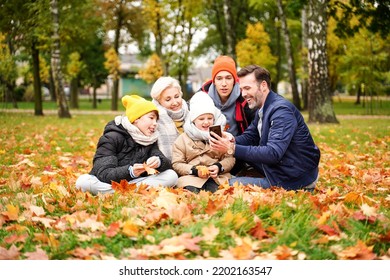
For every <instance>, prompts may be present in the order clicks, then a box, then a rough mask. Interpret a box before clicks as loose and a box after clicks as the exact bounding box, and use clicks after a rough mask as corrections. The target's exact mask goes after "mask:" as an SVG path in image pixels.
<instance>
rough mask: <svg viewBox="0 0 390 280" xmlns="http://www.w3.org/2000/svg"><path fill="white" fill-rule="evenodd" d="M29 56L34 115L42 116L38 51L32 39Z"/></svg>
mask: <svg viewBox="0 0 390 280" xmlns="http://www.w3.org/2000/svg"><path fill="white" fill-rule="evenodd" d="M31 55H32V64H33V77H34V83H33V84H34V115H35V116H43V108H42V84H41V77H40V75H39V50H38V49H37V48H36V45H35V39H33V42H32V45H31Z"/></svg>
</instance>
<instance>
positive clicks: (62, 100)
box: [50, 0, 71, 118]
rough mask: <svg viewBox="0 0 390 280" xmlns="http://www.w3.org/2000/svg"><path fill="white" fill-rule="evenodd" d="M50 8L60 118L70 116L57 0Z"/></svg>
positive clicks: (52, 2)
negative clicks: (63, 68)
mask: <svg viewBox="0 0 390 280" xmlns="http://www.w3.org/2000/svg"><path fill="white" fill-rule="evenodd" d="M50 10H51V13H52V16H53V36H52V38H53V40H52V41H53V46H52V54H51V68H52V71H53V79H54V90H55V93H56V97H57V106H58V116H59V117H60V118H70V117H71V114H70V112H69V107H68V102H67V100H66V96H65V92H64V86H63V73H62V69H61V48H60V37H59V32H58V30H59V25H60V24H59V15H58V3H57V0H51V5H50Z"/></svg>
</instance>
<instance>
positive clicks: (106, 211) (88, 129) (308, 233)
mask: <svg viewBox="0 0 390 280" xmlns="http://www.w3.org/2000/svg"><path fill="white" fill-rule="evenodd" d="M112 118H113V115H112V114H111V113H109V112H107V114H102V115H82V114H74V115H73V116H72V118H70V119H59V118H58V117H57V116H56V115H45V116H44V117H35V116H33V114H31V113H4V112H0V130H1V131H2V134H0V213H2V215H3V213H6V211H7V208H6V206H7V205H15V206H18V207H19V209H20V211H19V217H20V218H19V219H18V220H10V221H8V220H2V221H1V220H0V221H1V222H2V223H3V224H2V227H0V247H2V248H7V249H8V248H10V246H11V245H12V243H7V242H6V241H5V240H8V239H9V238H11V237H12V236H14V235H21V234H23V233H26V234H27V235H28V237H27V238H26V239H25V240H24V242H18V243H16V246H17V247H18V248H20V252H21V257H20V258H21V259H23V258H26V256H25V255H24V254H26V253H27V252H33V251H34V250H36V248H39V247H40V248H42V249H43V250H44V251H45V252H46V253H47V254H48V256H49V258H51V259H70V258H77V256H75V255H74V254H75V252H76V251H75V250H79V249H80V248H82V249H90V250H92V249H93V250H96V251H97V252H98V253H101V254H103V255H105V256H113V257H115V258H122V259H125V258H128V257H129V256H130V254H131V253H130V250H141V249H143V248H145V247H146V246H158V245H159V244H160V243H161V242H163V241H164V240H167V239H169V238H172V237H176V236H180V235H181V234H183V233H191V236H192V237H193V238H195V237H202V236H203V235H204V228H206V227H209V226H215V228H217V229H218V230H219V233H218V235H217V236H216V237H215V239H214V240H213V241H212V242H207V241H204V240H202V241H200V242H199V243H198V244H197V245H199V247H200V251H197V252H195V251H186V252H184V253H182V254H179V255H177V256H166V255H161V256H158V257H156V256H153V257H151V259H154V258H171V257H173V258H174V257H180V258H189V259H191V258H207V256H210V257H214V258H218V257H221V255H223V254H227V252H229V253H230V254H232V252H236V253H239V252H240V250H242V251H243V252H245V250H246V249H248V248H252V249H251V250H253V252H254V254H256V255H258V256H261V257H264V258H267V256H270V255H272V256H273V257H275V255H277V254H279V253H277V252H289V251H288V250H291V251H290V252H295V251H296V252H299V253H300V254H301V255H304V256H305V259H338V256H337V254H336V253H335V252H337V250H338V251H342V250H346V249H347V248H349V247H351V246H352V247H353V246H355V245H356V244H357V242H358V241H362V242H364V243H365V244H366V245H367V246H373V249H372V250H373V252H374V253H375V254H376V255H377V256H379V257H386V256H387V255H386V254H388V253H387V252H388V250H389V248H390V245H389V243H388V242H387V243H386V240H387V238H388V237H387V236H388V230H389V219H390V205H389V200H388V197H389V190H388V172H389V171H388V170H389V168H390V161H389V155H390V154H389V149H388V147H389V145H390V138H389V131H390V118H389V117H381V116H376V117H371V116H348V115H340V116H339V117H338V119H339V121H340V123H339V124H322V125H320V124H309V127H310V130H311V132H312V135H313V137H314V139H315V141H316V143H317V144H318V146H319V147H320V149H321V153H322V154H321V155H322V157H321V163H320V179H319V183H318V191H317V192H314V193H313V194H309V193H303V192H298V193H294V192H283V191H281V190H275V191H270V190H267V191H254V190H250V191H249V190H247V189H245V188H244V187H238V188H233V189H229V190H226V193H223V192H222V193H220V194H214V195H211V196H206V195H193V196H192V195H187V196H185V195H183V194H180V193H179V194H176V195H177V199H178V201H179V202H180V203H184V204H186V205H188V207H189V209H190V210H189V211H190V214H191V217H192V219H190V221H188V222H184V221H181V220H174V219H172V218H170V217H168V216H167V215H165V216H162V218H161V220H158V219H157V220H155V221H153V222H150V221H147V222H145V224H144V225H143V224H142V223H139V226H138V228H139V234H138V236H137V237H129V236H127V235H126V234H124V232H122V231H119V232H118V234H117V235H115V236H113V237H108V236H107V235H106V233H105V231H91V230H90V229H88V228H87V229H86V228H81V227H76V226H74V223H73V224H72V221H74V219H75V218H74V217H70V216H71V215H72V214H77V213H83V212H85V213H86V214H85V215H86V217H87V218H89V217H92V216H94V215H97V214H98V213H99V215H100V221H101V222H103V223H104V226H105V227H106V228H108V227H109V225H110V224H112V223H114V222H121V223H123V222H126V221H128V220H130V221H143V220H144V219H145V215H147V214H150V213H153V212H154V211H156V212H157V213H159V211H164V209H162V208H158V207H155V206H154V205H153V201H155V198H156V197H153V196H152V194H150V195H149V196H150V197H148V195H142V194H134V193H127V194H125V195H122V194H119V193H116V194H114V195H113V196H107V197H104V196H101V197H100V196H90V195H87V194H83V193H81V192H76V191H75V189H74V183H75V180H76V178H77V176H78V174H80V173H86V172H88V171H89V170H90V168H91V164H92V158H93V155H94V152H95V145H96V143H97V141H98V139H99V137H100V135H101V133H102V131H103V128H104V126H105V124H106V123H107V122H108V121H110V120H112ZM63 158H65V161H64V159H63ZM80 159H82V160H84V161H86V162H88V164H89V165H87V166H86V165H85V163H84V164H81V163H80V161H79V160H80ZM25 160H28V162H27V163H33V166H29V165H28V164H27V163H24V164H20V165H18V164H19V163H20V162H22V161H25ZM66 160H69V161H66ZM64 163H71V164H69V165H67V166H65V167H64ZM47 172H48V173H49V174H47ZM51 172H54V173H55V174H51ZM386 178H387V179H386ZM37 179H39V180H42V181H43V183H42V185H40V184H37V183H36V182H37ZM30 180H31V181H32V182H35V183H34V184H32V186H29V185H28V184H29V182H30ZM56 186H61V187H64V188H65V190H66V191H67V192H68V193H69V195H65V196H64V195H63V194H62V193H61V192H58V191H57V190H56V189H55V187H56ZM351 192H355V193H357V194H359V195H361V196H362V197H363V198H364V197H366V199H367V201H366V202H367V203H369V200H368V198H369V199H372V200H373V201H375V203H374V204H370V206H371V207H374V208H375V213H377V214H376V215H375V217H376V219H375V220H374V221H369V220H368V219H365V220H357V219H356V218H355V214H356V213H359V211H361V208H360V207H361V204H360V203H357V202H348V203H347V202H344V197H345V195H346V194H348V193H351ZM157 195H158V193H156V194H155V196H157ZM211 201H213V202H215V203H216V205H217V204H218V203H223V207H221V208H219V209H218V210H216V211H215V213H213V214H206V210H205V209H206V208H207V206H208V204H209V203H210V202H211ZM30 205H36V206H39V207H43V209H44V210H45V215H44V217H46V218H50V219H54V220H56V221H57V222H56V225H58V228H57V227H52V228H46V227H44V226H43V225H42V224H41V223H37V222H34V221H32V220H31V217H32V215H31V213H30V212H29V211H30V209H29V206H30ZM125 210H126V211H128V212H126V211H125ZM124 211H125V212H124ZM327 211H330V213H331V215H330V217H329V219H327V220H326V221H324V225H326V226H329V227H332V228H338V229H339V230H340V231H341V234H340V236H331V237H328V235H327V234H325V233H324V232H323V231H321V230H320V229H319V227H318V225H317V221H318V220H319V218H320V217H321V216H322V215H324V213H326V212H327ZM29 213H30V214H29ZM124 213H127V214H124ZM4 217H5V216H4ZM80 219H83V218H80ZM81 221H82V220H81ZM258 221H261V225H262V227H263V229H264V231H265V232H266V234H267V236H266V237H264V238H263V239H261V240H260V239H258V238H255V237H253V236H252V235H250V234H249V233H250V232H251V229H252V228H253V227H254V226H255V225H256V224H257V222H258ZM62 227H68V228H66V229H62ZM37 235H38V236H39V235H41V236H44V237H47V238H49V239H50V238H52V239H53V240H54V241H58V244H52V243H51V242H45V241H41V240H40V239H39V238H37ZM325 237H326V238H329V240H327V241H326V242H325V241H323V240H324V238H325ZM88 238H89V239H88ZM50 240H51V239H50ZM320 240H322V241H321V242H320ZM334 248H337V250H336V251H334ZM286 250H287V251H286ZM72 254H73V255H72ZM280 254H282V255H283V253H280ZM286 254H287V253H286ZM243 255H244V256H245V254H243ZM99 256H100V255H99V254H96V255H92V256H91V257H92V258H99ZM297 256H298V255H293V256H292V258H293V259H296V258H298V257H297Z"/></svg>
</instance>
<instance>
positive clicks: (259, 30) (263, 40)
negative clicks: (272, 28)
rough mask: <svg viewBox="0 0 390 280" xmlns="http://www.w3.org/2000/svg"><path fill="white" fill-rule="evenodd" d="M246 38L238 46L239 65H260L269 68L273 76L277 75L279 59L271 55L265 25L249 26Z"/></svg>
mask: <svg viewBox="0 0 390 280" xmlns="http://www.w3.org/2000/svg"><path fill="white" fill-rule="evenodd" d="M245 34H246V38H245V39H243V40H241V41H239V42H238V44H237V46H236V53H237V62H238V64H239V65H248V64H258V65H261V66H263V67H265V68H267V69H268V70H269V71H270V72H271V75H274V74H275V71H276V69H275V64H276V62H277V58H276V57H275V56H273V55H272V54H271V49H270V47H269V45H268V44H269V43H270V37H269V35H268V33H266V32H265V30H264V26H263V24H261V23H260V22H258V23H256V24H249V25H248V27H247V30H246V33H245Z"/></svg>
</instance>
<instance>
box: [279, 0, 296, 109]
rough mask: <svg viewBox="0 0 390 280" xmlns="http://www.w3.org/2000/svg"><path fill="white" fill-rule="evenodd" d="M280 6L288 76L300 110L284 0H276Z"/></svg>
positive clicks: (293, 95)
mask: <svg viewBox="0 0 390 280" xmlns="http://www.w3.org/2000/svg"><path fill="white" fill-rule="evenodd" d="M276 3H277V6H278V15H279V18H280V23H281V26H282V30H283V35H284V45H285V49H286V57H287V66H288V76H289V80H290V85H291V92H292V97H293V103H294V105H295V107H297V109H298V110H301V99H300V97H299V92H298V85H297V77H296V69H295V59H294V55H293V53H294V51H293V47H292V44H291V38H290V31H289V28H288V26H287V18H286V14H285V8H284V4H283V2H282V0H277V1H276Z"/></svg>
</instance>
